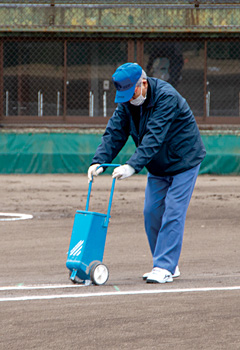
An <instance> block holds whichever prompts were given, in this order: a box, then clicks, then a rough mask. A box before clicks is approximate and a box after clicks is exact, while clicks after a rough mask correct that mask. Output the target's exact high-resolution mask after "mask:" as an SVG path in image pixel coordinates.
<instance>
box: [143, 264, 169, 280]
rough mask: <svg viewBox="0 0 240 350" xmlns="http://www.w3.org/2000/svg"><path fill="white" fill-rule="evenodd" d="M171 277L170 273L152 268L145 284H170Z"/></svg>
mask: <svg viewBox="0 0 240 350" xmlns="http://www.w3.org/2000/svg"><path fill="white" fill-rule="evenodd" d="M172 281H173V277H172V274H171V272H170V271H168V270H165V269H160V268H159V267H154V268H153V269H152V271H151V272H150V274H149V275H148V278H147V283H166V282H172Z"/></svg>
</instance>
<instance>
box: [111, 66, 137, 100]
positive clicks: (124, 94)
mask: <svg viewBox="0 0 240 350" xmlns="http://www.w3.org/2000/svg"><path fill="white" fill-rule="evenodd" d="M141 74H142V67H140V66H139V65H138V64H137V63H130V62H129V63H124V64H123V65H122V66H120V67H118V68H117V70H116V72H115V73H114V74H113V76H112V80H113V83H114V85H115V87H116V89H117V92H116V97H115V102H116V103H124V102H128V101H129V100H131V98H132V97H133V95H134V91H135V87H136V84H137V82H138V80H139V78H140V77H141Z"/></svg>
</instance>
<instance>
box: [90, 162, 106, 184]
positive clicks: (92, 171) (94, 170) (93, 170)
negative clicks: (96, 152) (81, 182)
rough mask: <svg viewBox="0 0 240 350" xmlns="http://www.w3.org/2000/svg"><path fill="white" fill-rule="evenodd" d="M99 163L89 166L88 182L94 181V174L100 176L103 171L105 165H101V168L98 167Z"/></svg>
mask: <svg viewBox="0 0 240 350" xmlns="http://www.w3.org/2000/svg"><path fill="white" fill-rule="evenodd" d="M99 165H100V164H93V165H91V166H90V167H89V168H88V183H89V182H90V181H93V176H98V175H99V174H101V173H102V172H103V167H100V168H99V169H97V167H99Z"/></svg>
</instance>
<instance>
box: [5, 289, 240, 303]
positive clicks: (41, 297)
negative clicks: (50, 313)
mask: <svg viewBox="0 0 240 350" xmlns="http://www.w3.org/2000/svg"><path fill="white" fill-rule="evenodd" d="M234 290H240V286H234V287H206V288H186V289H165V290H164V289H157V290H134V291H133V290H132V291H131V290H129V291H115V292H105V293H104V292H100V293H81V294H59V295H33V296H22V297H11V298H0V302H7V301H32V300H50V299H72V298H92V297H95V298H96V297H110V296H124V295H144V294H170V293H171V294H173V293H196V292H198V293H199V292H215V291H234Z"/></svg>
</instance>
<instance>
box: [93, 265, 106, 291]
mask: <svg viewBox="0 0 240 350" xmlns="http://www.w3.org/2000/svg"><path fill="white" fill-rule="evenodd" d="M100 266H102V267H103V268H104V269H105V271H106V272H107V276H105V278H104V279H103V281H98V280H97V279H96V276H95V273H96V269H99V267H100ZM108 277H109V271H108V268H107V266H106V265H104V264H102V263H96V264H94V265H93V267H92V268H91V271H90V278H91V281H92V283H94V284H96V285H97V286H102V285H103V284H105V283H106V282H107V280H108Z"/></svg>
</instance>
